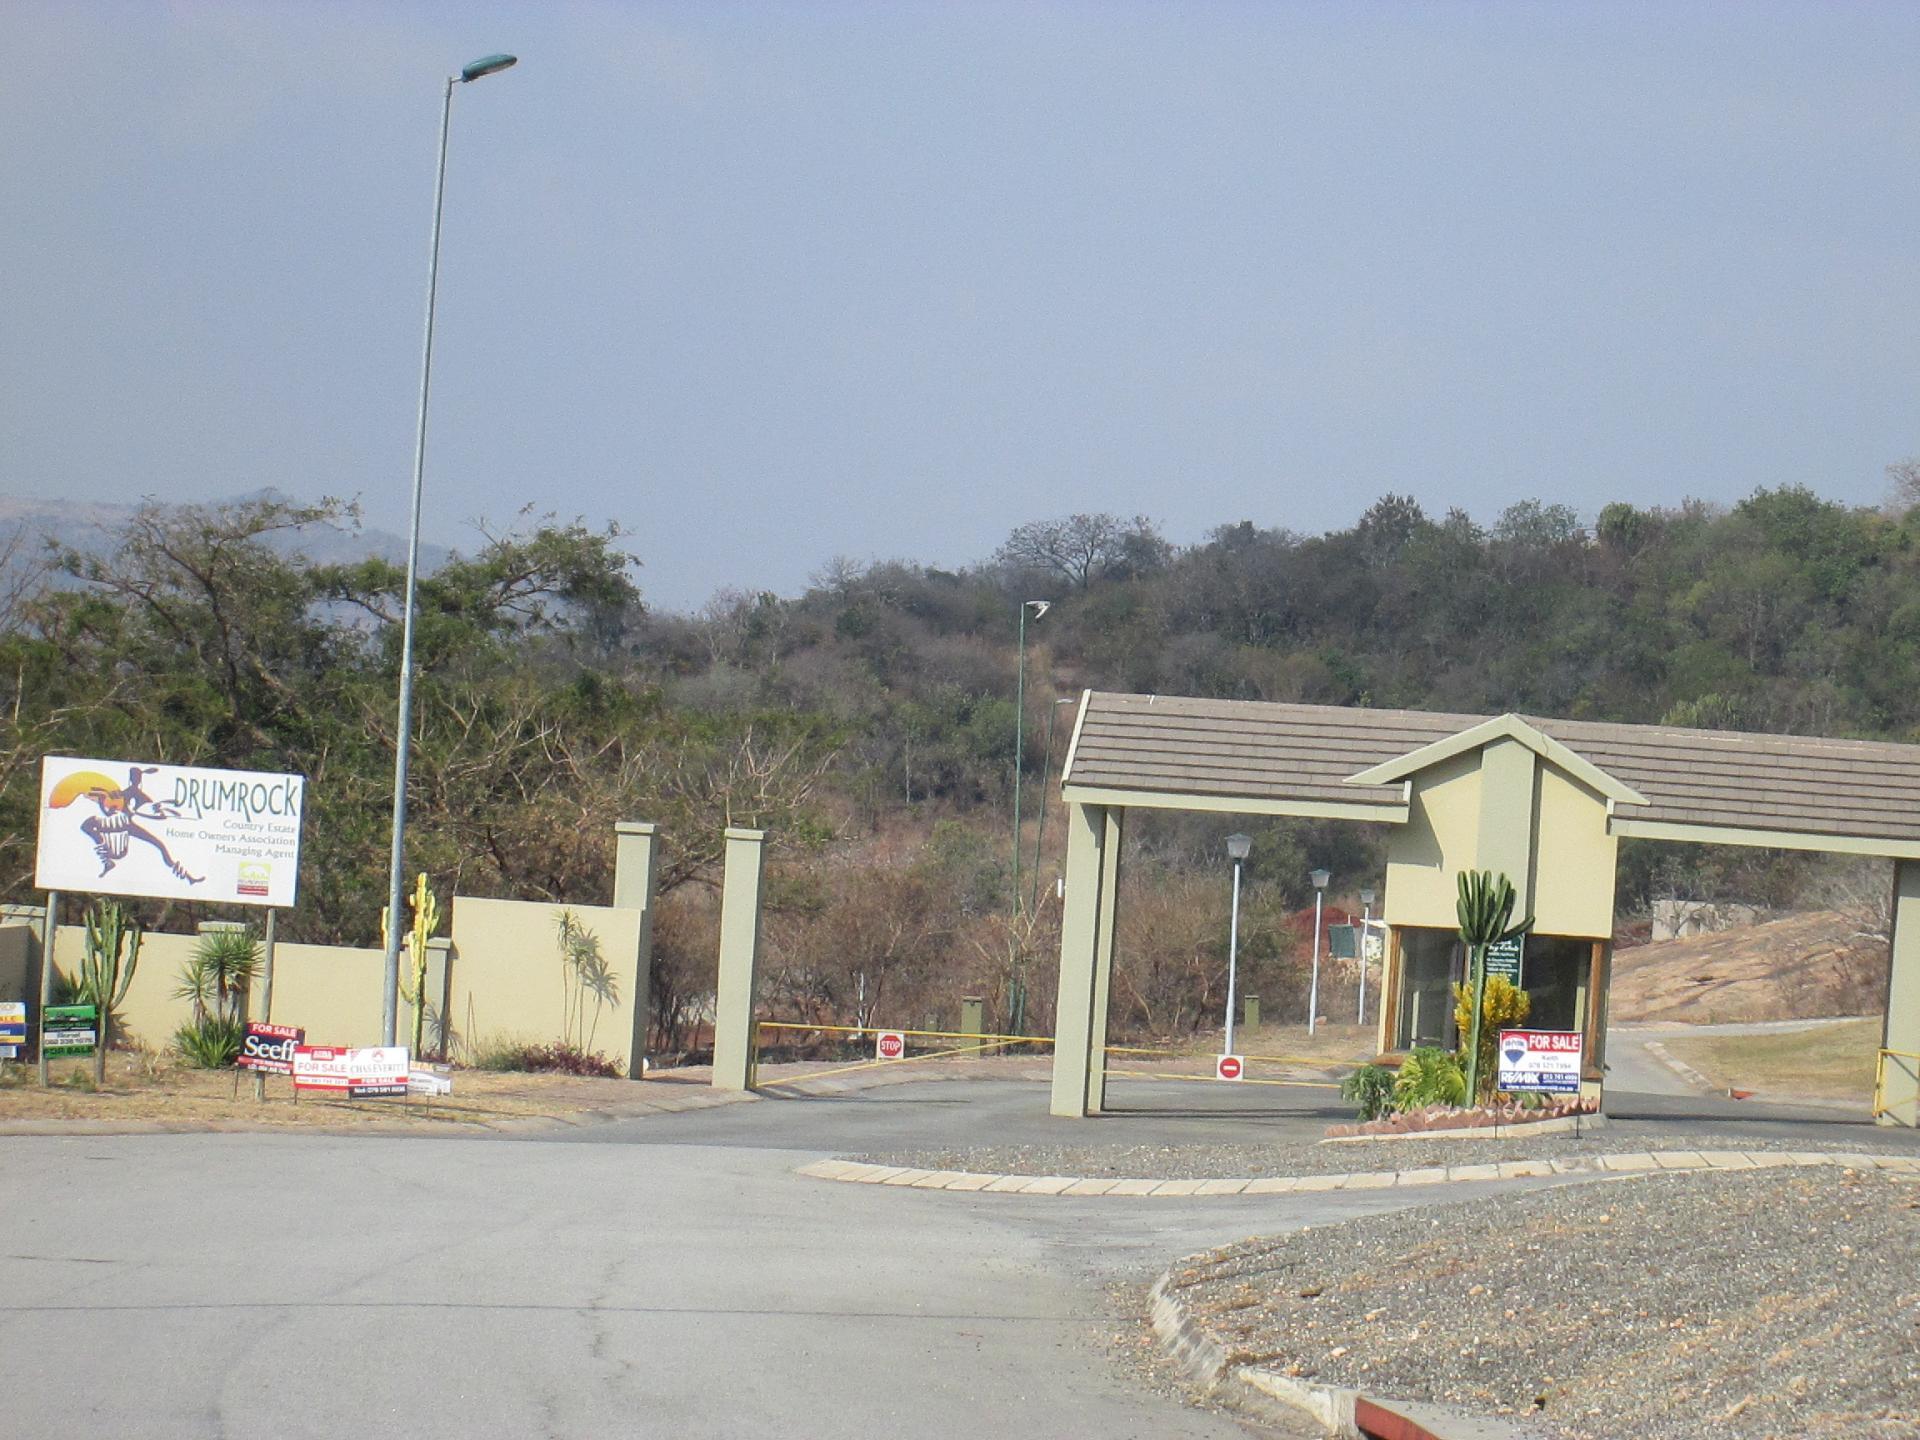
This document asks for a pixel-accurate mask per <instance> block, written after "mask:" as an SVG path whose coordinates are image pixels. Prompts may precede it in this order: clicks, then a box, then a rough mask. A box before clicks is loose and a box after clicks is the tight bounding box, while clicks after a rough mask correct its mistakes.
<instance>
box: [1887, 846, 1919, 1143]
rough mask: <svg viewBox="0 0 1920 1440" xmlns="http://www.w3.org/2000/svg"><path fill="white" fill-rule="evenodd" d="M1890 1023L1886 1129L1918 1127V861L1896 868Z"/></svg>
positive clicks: (1901, 862)
mask: <svg viewBox="0 0 1920 1440" xmlns="http://www.w3.org/2000/svg"><path fill="white" fill-rule="evenodd" d="M1887 950H1888V955H1887V1019H1886V1025H1885V1027H1884V1028H1883V1029H1882V1031H1881V1040H1880V1046H1881V1048H1882V1049H1885V1050H1900V1051H1905V1052H1906V1053H1907V1057H1909V1058H1902V1057H1901V1056H1899V1055H1889V1056H1888V1057H1887V1063H1886V1069H1885V1071H1884V1072H1883V1073H1884V1080H1883V1084H1884V1087H1885V1088H1884V1089H1883V1090H1882V1092H1881V1095H1880V1103H1881V1105H1882V1106H1883V1107H1885V1108H1884V1113H1882V1114H1881V1116H1880V1117H1879V1118H1880V1123H1881V1124H1882V1125H1920V1060H1914V1059H1912V1058H1910V1057H1911V1056H1913V1055H1920V860H1896V861H1895V862H1894V866H1893V935H1892V938H1891V942H1890V943H1889V944H1888V946H1887Z"/></svg>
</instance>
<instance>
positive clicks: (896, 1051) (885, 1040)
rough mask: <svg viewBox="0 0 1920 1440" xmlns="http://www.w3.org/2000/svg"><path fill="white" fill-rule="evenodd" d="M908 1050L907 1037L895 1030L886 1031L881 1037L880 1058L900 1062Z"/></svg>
mask: <svg viewBox="0 0 1920 1440" xmlns="http://www.w3.org/2000/svg"><path fill="white" fill-rule="evenodd" d="M906 1050H907V1037H906V1036H904V1035H902V1034H900V1033H899V1032H897V1031H894V1030H885V1031H882V1032H881V1035H880V1058H881V1059H882V1060H898V1059H899V1058H900V1057H901V1056H902V1055H904V1054H905V1053H906Z"/></svg>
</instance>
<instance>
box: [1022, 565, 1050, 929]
mask: <svg viewBox="0 0 1920 1440" xmlns="http://www.w3.org/2000/svg"><path fill="white" fill-rule="evenodd" d="M1052 604H1053V602H1052V601H1051V600H1023V601H1021V602H1020V643H1019V649H1018V654H1019V657H1020V658H1019V659H1018V660H1017V661H1016V662H1015V665H1014V679H1013V915H1014V918H1015V919H1016V920H1017V919H1019V918H1020V781H1021V778H1022V777H1023V776H1024V775H1025V774H1026V768H1027V611H1028V610H1032V611H1033V618H1034V619H1035V620H1036V621H1037V620H1040V619H1041V618H1043V617H1044V616H1045V615H1046V613H1047V610H1048V609H1049V608H1050V607H1051V606H1052Z"/></svg>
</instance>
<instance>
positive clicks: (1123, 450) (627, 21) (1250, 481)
mask: <svg viewBox="0 0 1920 1440" xmlns="http://www.w3.org/2000/svg"><path fill="white" fill-rule="evenodd" d="M0 47H4V53H5V55H6V62H5V80H4V82H3V83H0V185H3V187H4V189H3V190H0V194H3V195H4V199H0V275H4V277H5V289H6V296H7V298H6V306H5V313H4V318H3V319H0V457H4V465H5V473H4V474H0V491H3V492H9V493H14V494H22V495H46V494H58V495H71V496H74V497H77V498H83V499H91V500H124V499H130V498H135V497H138V496H140V495H143V494H152V495H158V496H162V497H169V498H179V499H204V498H210V497H214V496H221V495H230V494H233V493H236V492H239V491H243V490H248V489H252V488H255V487H257V486H260V485H264V484H273V485H278V486H281V487H282V488H284V489H287V490H289V491H292V492H294V493H296V494H302V495H317V494H321V493H328V492H332V493H338V494H346V495H358V496H360V497H361V499H362V500H363V502H364V503H365V506H366V510H367V516H368V519H369V521H370V522H371V523H375V524H378V525H382V526H386V527H390V528H403V526H404V517H405V493H406V486H407V480H408V473H409V465H410V462H411V447H412V426H413V407H414V386H415V384H416V377H417V366H418V359H419V355H418V348H419V325H420V312H421V306H422V303H423V290H424V280H425V262H426V235H427V223H428V218H429V208H430V198H431V186H432V176H433V145H434V138H435V125H436V123H437V119H438V105H439V93H440V80H441V77H443V76H444V75H445V74H446V73H447V72H448V71H449V70H450V69H454V68H457V67H458V65H459V64H460V63H461V62H463V61H465V60H467V59H470V58H472V57H474V56H477V55H480V54H484V53H486V52H489V51H493V50H501V49H505V50H512V51H515V52H517V53H518V54H519V55H520V57H521V64H520V66H519V68H518V69H517V70H514V71H512V72H510V73H508V74H506V75H503V76H499V77H496V78H493V79H489V80H486V81H484V82H482V83H480V84H476V85H473V86H468V87H462V88H461V89H459V91H458V92H457V93H456V95H455V97H454V110H455V114H454V133H453V152H452V161H451V169H450V174H449V181H448V196H447V222H446V223H447V230H446V241H445V248H444V252H443V265H442V272H441V312H440V313H441V328H440V342H439V343H440V349H439V353H438V357H437V362H436V370H435V410H434V429H433V437H432V443H431V450H430V456H429V471H428V486H429V499H428V504H427V517H428V518H427V526H428V533H429V535H430V536H431V537H433V538H437V539H440V540H444V541H451V542H453V543H456V544H459V543H463V542H468V541H470V540H471V537H472V532H471V531H470V530H467V529H466V528H465V526H466V522H469V521H471V520H474V519H476V518H482V517H484V518H486V519H489V520H492V521H495V522H501V521H505V520H509V519H510V518H511V517H512V516H513V515H514V514H515V512H517V511H518V510H519V509H520V508H521V507H522V506H523V505H527V504H532V505H534V506H535V507H536V508H537V509H540V510H557V511H560V512H562V513H563V514H567V515H573V514H576V513H577V514H582V515H585V516H587V517H589V518H591V519H595V520H598V519H613V520H617V521H619V522H620V523H621V524H622V525H624V526H627V527H629V528H630V529H631V530H632V531H633V532H634V533H633V539H632V542H631V543H632V545H633V547H634V549H635V550H636V551H637V553H638V554H639V555H640V556H641V558H642V559H643V561H644V563H645V568H644V570H643V571H642V572H641V577H640V578H641V582H642V585H643V587H644V589H645V590H646V592H647V593H648V595H649V596H650V598H652V599H653V600H654V601H655V602H657V603H660V604H662V605H665V606H668V607H670V608H691V607H694V606H697V605H699V604H700V603H701V602H702V601H703V600H704V599H705V598H706V597H707V596H708V595H709V594H711V593H712V592H713V591H714V590H715V589H716V588H718V587H720V586H724V585H739V586H747V587H752V588H771V589H776V590H780V591H782V592H791V591H793V590H796V589H797V588H799V587H800V586H802V585H803V584H804V583H805V581H806V578H807V577H808V575H809V574H811V573H812V572H814V571H815V570H816V569H818V568H819V566H820V565H821V564H822V563H823V562H824V561H825V560H827V559H828V558H829V557H830V556H833V555H836V554H845V555H849V556H853V557H856V558H884V557H906V558H912V559H918V560H923V561H927V562H930V563H943V564H957V563H962V562H965V561H968V560H971V559H977V558H980V557H983V556H985V555H986V554H988V553H990V552H991V551H992V550H993V548H994V547H995V546H996V545H997V544H998V542H999V541H1000V540H1001V539H1002V538H1004V536H1005V534H1006V532H1007V531H1008V530H1009V529H1010V528H1012V527H1013V526H1014V525H1015V524H1017V523H1019V522H1021V521H1024V520H1028V519H1033V518H1037V517H1040V516H1045V515H1054V514H1061V513H1065V512H1069V511H1074V510H1113V511H1118V512H1122V513H1125V514H1132V513H1135V512H1143V513H1145V514H1147V515H1149V516H1152V517H1154V518H1155V519H1157V520H1159V521H1160V522H1162V524H1163V525H1164V526H1165V528H1166V530H1167V532H1168V534H1169V535H1170V536H1171V537H1172V538H1174V539H1176V540H1182V541H1190V540H1194V539H1198V538H1200V536H1201V535H1202V534H1203V533H1204V532H1205V531H1206V530H1207V529H1209V528H1211V527H1212V526H1213V525H1215V524H1218V523H1221V522H1224V521H1232V520H1238V519H1242V518H1249V519H1252V520H1254V521H1256V522H1257V523H1260V524H1262V525H1285V526H1290V527H1292V528H1295V529H1299V530H1304V531H1319V530H1324V529H1327V528H1332V527H1338V526H1344V525H1346V524H1349V523H1351V521H1352V520H1353V518H1354V517H1355V516H1356V515H1357V514H1358V513H1359V512H1360V511H1361V510H1362V509H1363V508H1364V507H1365V506H1366V505H1367V504H1368V503H1369V502H1370V501H1371V500H1372V499H1373V498H1374V497H1376V496H1378V495H1379V494H1381V493H1382V492H1384V491H1387V490H1400V491H1411V492H1412V493H1413V494H1415V495H1416V496H1418V497H1419V498H1420V499H1421V500H1422V501H1423V502H1424V503H1425V504H1426V505H1427V506H1428V507H1429V508H1430V509H1432V510H1436V511H1437V510H1440V509H1444V508H1445V507H1446V506H1448V505H1452V504H1459V505H1463V506H1465V507H1466V508H1467V509H1469V510H1471V511H1473V512H1474V513H1475V514H1476V515H1478V516H1480V517H1481V518H1483V519H1488V518H1491V517H1492V516H1493V515H1494V514H1496V513H1497V512H1498V511H1499V509H1500V508H1501V507H1503V506H1505V505H1506V504H1508V503H1510V502H1511V501H1513V500H1515V499H1518V498H1523V497H1530V496H1538V497H1541V498H1545V499H1549V500H1558V501H1565V502H1567V503H1570V504H1572V505H1574V506H1575V507H1576V508H1578V509H1579V510H1581V511H1582V512H1583V513H1587V514H1591V513H1592V512H1593V511H1595V510H1597V509H1598V507H1599V506H1600V505H1601V504H1603V503H1605V502H1606V501H1608V500H1612V499H1625V500H1630V501H1634V502H1636V503H1640V504H1659V503H1674V502H1677V501H1678V500H1680V499H1681V498H1682V497H1684V496H1687V495H1698V496H1705V497H1708V498H1714V499H1721V500H1732V499H1736V498H1738V497H1739V496H1741V495H1743V494H1746V493H1747V492H1749V491H1751V490H1752V489H1753V488H1754V487H1755V486H1759V485H1780V484H1792V483H1803V484H1807V485H1810V486H1812V487H1814V488H1815V489H1817V490H1819V491H1821V492H1822V493H1825V494H1829V495H1833V496H1837V497H1840V498H1844V499H1847V500H1850V501H1854V502H1859V503H1870V502H1873V501H1876V500H1878V499H1879V498H1880V496H1881V494H1882V492H1883V490H1884V488H1885V487H1884V481H1883V477H1882V474H1881V471H1882V467H1883V466H1884V465H1886V464H1887V463H1888V462H1889V461H1892V460H1896V459H1899V458H1901V457H1903V456H1906V455H1910V454H1913V453H1915V452H1920V433H1916V432H1917V431H1920V408H1916V397H1917V396H1920V384H1917V383H1916V382H1917V381H1920V326H1916V325H1915V324H1914V322H1913V314H1912V312H1913V308H1914V306H1915V303H1916V296H1920V263H1916V261H1917V257H1920V214H1917V213H1916V211H1917V210H1920V200H1917V197H1916V177H1920V87H1916V86H1915V85H1914V83H1913V79H1912V69H1913V59H1914V56H1915V55H1916V54H1920V7H1916V6H1911V5H1865V4H1841V3H1833V0H1827V3H1808V4H1804V5H1798V6H1768V5H1761V4H1752V3H1742V4H1728V5H1705V4H1701V5H1676V4H1670V3H1660V4H1648V5H1630V4H1607V5H1591V6H1582V5H1576V4H1551V5H1549V4H1529V5H1495V4H1478V5H1463V4H1405V5H1368V4H1361V3H1333V4H1291V5H1289V4H1281V3H1268V4H1224V3H1223V4H1212V5H1209V4H1202V3H1182V4H1152V5H1147V4H1125V3H1103V4H1091V3H1089V4H1083V5H1070V4H1054V5H1048V4H1042V3H1028V4H1017V5H1008V6H992V5H979V4H967V5H960V4H952V5H912V4H885V5H882V4H872V5H830V4H817V5H801V4H758V5H755V4H722V3H698V4H621V3H610V0H601V3H577V4H566V3H550V4H542V5H538V6H534V5H524V4H522V5H506V4H499V5H493V4H483V3H470V0H462V3H457V4H455V3H449V4H441V5H425V4H413V5H410V4H404V3H401V4H390V3H380V4H335V3H325V0H308V3H285V4H264V3H254V4H249V3H244V0H224V3H193V0H176V3H170V4H137V3H124V4H106V3H99V4H88V3H85V0H59V3H36V0H9V3H7V4H6V5H5V6H4V7H0Z"/></svg>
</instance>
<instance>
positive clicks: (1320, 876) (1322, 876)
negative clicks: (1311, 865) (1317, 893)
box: [1307, 870, 1333, 890]
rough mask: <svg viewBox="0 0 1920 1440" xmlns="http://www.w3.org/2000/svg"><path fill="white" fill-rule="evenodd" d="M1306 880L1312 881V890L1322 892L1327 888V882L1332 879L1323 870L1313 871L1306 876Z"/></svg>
mask: <svg viewBox="0 0 1920 1440" xmlns="http://www.w3.org/2000/svg"><path fill="white" fill-rule="evenodd" d="M1307 878H1308V879H1309V880H1311V881H1313V888H1314V889H1316V890H1324V889H1326V888H1327V881H1329V880H1331V879H1332V878H1333V877H1332V876H1331V875H1329V874H1328V873H1327V872H1326V871H1324V870H1315V871H1314V872H1313V873H1312V874H1310V875H1308V876H1307Z"/></svg>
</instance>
